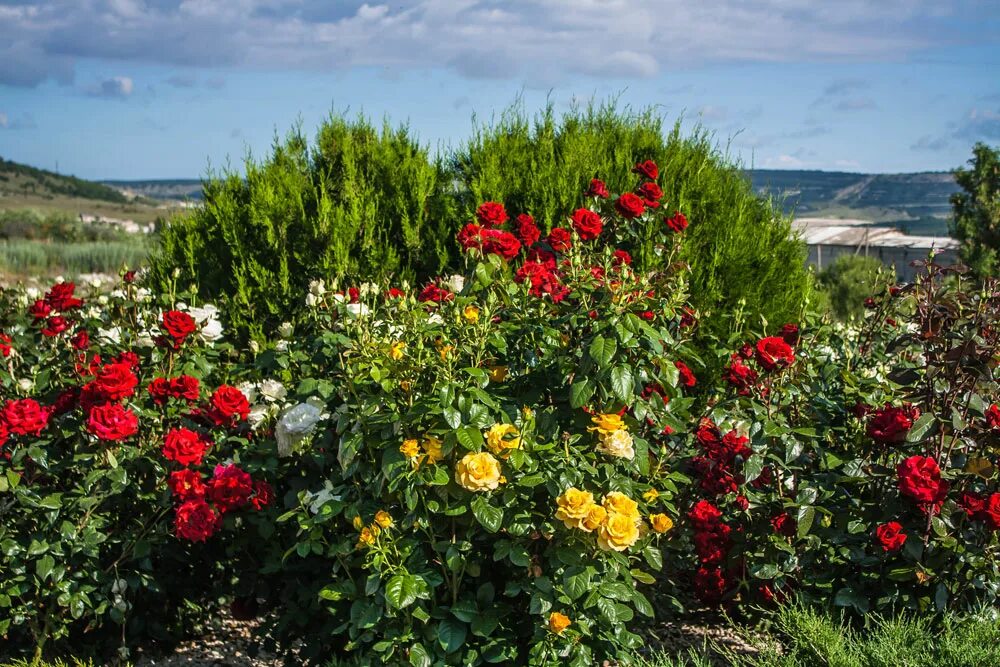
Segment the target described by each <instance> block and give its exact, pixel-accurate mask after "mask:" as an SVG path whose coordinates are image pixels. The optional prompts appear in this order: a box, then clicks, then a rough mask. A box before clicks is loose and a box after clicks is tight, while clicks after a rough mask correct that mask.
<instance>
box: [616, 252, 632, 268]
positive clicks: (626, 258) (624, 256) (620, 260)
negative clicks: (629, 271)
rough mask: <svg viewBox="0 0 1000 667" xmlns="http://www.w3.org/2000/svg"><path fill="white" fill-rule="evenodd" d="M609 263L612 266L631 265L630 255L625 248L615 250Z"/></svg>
mask: <svg viewBox="0 0 1000 667" xmlns="http://www.w3.org/2000/svg"><path fill="white" fill-rule="evenodd" d="M611 263H612V264H613V265H614V266H622V265H624V266H632V255H630V254H628V252H626V251H625V250H615V252H614V255H612V259H611Z"/></svg>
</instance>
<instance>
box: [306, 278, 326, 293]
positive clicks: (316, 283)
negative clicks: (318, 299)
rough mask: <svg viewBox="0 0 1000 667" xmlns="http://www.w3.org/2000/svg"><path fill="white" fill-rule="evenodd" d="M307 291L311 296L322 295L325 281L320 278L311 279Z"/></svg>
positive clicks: (324, 290) (324, 291) (324, 289)
mask: <svg viewBox="0 0 1000 667" xmlns="http://www.w3.org/2000/svg"><path fill="white" fill-rule="evenodd" d="M309 293H310V294H312V295H313V296H323V295H324V294H326V283H325V282H324V281H322V280H313V281H311V282H310V283H309Z"/></svg>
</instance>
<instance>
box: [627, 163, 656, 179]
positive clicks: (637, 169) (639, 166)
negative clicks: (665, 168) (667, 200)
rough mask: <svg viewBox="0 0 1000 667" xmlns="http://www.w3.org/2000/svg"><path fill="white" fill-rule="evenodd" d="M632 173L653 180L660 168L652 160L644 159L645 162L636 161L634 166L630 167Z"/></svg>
mask: <svg viewBox="0 0 1000 667" xmlns="http://www.w3.org/2000/svg"><path fill="white" fill-rule="evenodd" d="M632 173H633V174H639V175H640V176H642V177H644V178H648V179H649V180H651V181H655V180H656V179H657V177H658V176H659V175H660V168H659V167H657V166H656V163H655V162H653V161H652V160H646V161H645V162H636V164H635V166H634V167H632Z"/></svg>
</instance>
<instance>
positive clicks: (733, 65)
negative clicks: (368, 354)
mask: <svg viewBox="0 0 1000 667" xmlns="http://www.w3.org/2000/svg"><path fill="white" fill-rule="evenodd" d="M998 72H1000V0H953V1H948V0H878V1H874V0H834V1H831V0H687V1H685V2H679V1H675V0H642V1H640V0H508V1H506V2H502V1H499V0H392V2H390V3H385V4H383V3H381V2H379V0H370V1H369V2H356V1H355V0H268V1H265V0H34V1H28V0H0V157H3V158H6V159H10V160H15V161H18V162H25V163H28V164H31V165H34V166H38V167H42V168H45V169H57V170H58V171H59V172H60V173H65V174H74V175H77V176H80V177H83V178H91V179H152V178H198V177H199V176H202V175H204V174H205V173H206V171H207V170H208V169H209V168H213V169H219V168H225V167H227V166H232V167H234V168H238V167H239V165H240V163H241V162H242V160H243V159H244V158H245V157H246V156H247V155H248V154H249V155H252V156H256V157H261V156H263V155H265V154H266V153H267V151H268V150H269V148H270V146H271V144H272V142H273V140H274V138H275V136H280V135H283V134H284V133H285V132H287V131H288V130H289V129H290V128H291V127H293V126H294V125H295V124H296V123H301V124H302V126H303V127H304V128H305V130H306V131H307V133H309V134H312V133H313V131H314V129H315V128H316V127H317V126H318V124H319V123H320V122H322V120H323V119H324V118H325V117H326V116H328V115H329V114H330V113H331V112H333V111H340V112H342V111H347V112H349V113H352V114H353V113H359V112H360V113H364V114H366V115H368V116H370V117H373V118H375V119H381V118H383V117H388V118H389V119H390V120H391V121H392V122H394V123H407V124H408V125H409V126H410V128H411V129H412V130H413V131H415V133H416V134H417V135H418V137H419V138H420V140H421V141H422V142H424V143H426V144H428V145H430V146H431V147H434V148H437V147H446V146H448V145H456V144H458V143H460V142H461V141H462V140H463V139H465V138H466V137H467V136H468V135H469V134H470V131H471V129H472V127H473V117H474V116H475V117H476V118H478V119H480V120H485V121H488V120H489V119H490V118H491V117H492V116H494V115H495V114H498V113H499V112H501V111H502V110H503V109H504V108H506V107H507V106H508V105H510V104H511V103H512V102H514V101H515V100H518V99H520V100H521V101H522V102H523V104H524V106H525V108H526V109H527V110H528V111H529V112H533V111H535V110H539V109H541V108H543V107H544V106H545V104H546V103H548V102H551V103H552V104H553V105H554V106H555V108H556V110H557V111H558V110H561V109H566V108H568V107H569V106H570V105H572V104H573V103H574V102H577V103H579V102H586V101H588V100H592V99H593V100H598V101H601V100H606V99H608V98H609V97H617V99H618V100H619V103H620V104H622V105H631V106H632V107H635V108H643V107H647V106H654V107H655V108H656V109H657V110H658V112H660V113H661V114H662V115H663V116H664V118H666V119H667V120H668V121H669V122H671V123H672V122H673V121H674V120H676V119H682V120H683V123H684V125H685V127H686V128H691V127H693V126H694V125H696V124H699V123H700V124H701V125H703V126H704V127H706V128H708V129H710V130H711V131H712V132H714V134H715V137H716V139H717V141H718V142H719V145H720V147H722V148H723V149H724V150H726V151H728V153H729V155H730V156H731V157H733V158H734V159H738V160H741V161H742V162H743V163H744V164H745V165H746V166H752V167H758V168H782V169H825V170H835V171H860V172H899V171H925V170H948V169H953V168H955V167H957V166H960V165H962V164H963V163H965V162H966V161H967V160H968V158H969V156H970V155H971V147H972V145H973V144H974V143H975V142H976V141H985V142H987V143H992V144H994V145H997V144H1000V75H998Z"/></svg>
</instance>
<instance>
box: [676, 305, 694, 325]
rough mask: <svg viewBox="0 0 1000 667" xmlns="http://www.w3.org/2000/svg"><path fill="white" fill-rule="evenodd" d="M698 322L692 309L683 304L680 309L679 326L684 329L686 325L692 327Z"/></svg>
mask: <svg viewBox="0 0 1000 667" xmlns="http://www.w3.org/2000/svg"><path fill="white" fill-rule="evenodd" d="M697 323H698V319H697V318H696V317H695V314H694V310H693V309H692V308H690V307H688V306H684V308H682V309H681V321H680V326H681V328H684V329H686V328H687V327H693V326H694V325H695V324H697Z"/></svg>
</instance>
